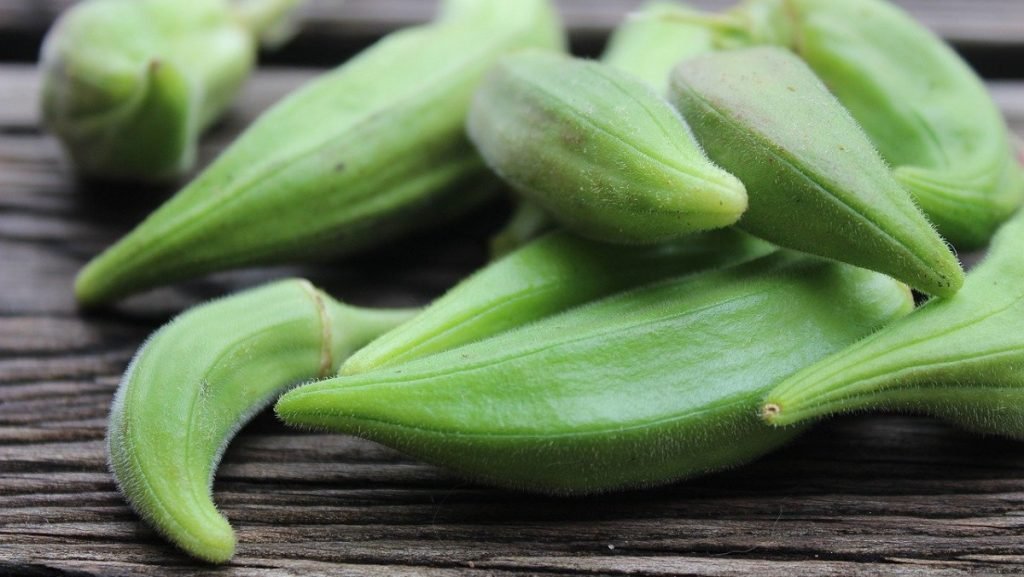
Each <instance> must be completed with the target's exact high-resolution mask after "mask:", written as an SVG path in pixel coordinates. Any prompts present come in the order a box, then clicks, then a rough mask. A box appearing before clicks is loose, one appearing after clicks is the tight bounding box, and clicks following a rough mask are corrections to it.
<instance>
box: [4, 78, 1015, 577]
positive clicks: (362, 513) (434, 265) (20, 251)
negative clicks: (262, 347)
mask: <svg viewBox="0 0 1024 577" xmlns="http://www.w3.org/2000/svg"><path fill="white" fill-rule="evenodd" d="M312 74H313V73H312V72H311V71H302V70H287V71H265V72H261V73H260V74H258V75H257V76H256V77H255V78H254V79H253V80H252V81H251V82H250V84H249V86H248V88H247V91H246V92H245V94H244V96H243V98H242V100H241V102H240V103H239V105H238V106H236V109H235V111H234V112H233V113H232V115H231V116H230V117H229V119H228V120H226V121H225V122H224V123H223V124H222V125H221V126H220V127H218V129H217V130H216V132H215V133H214V134H213V135H211V137H210V139H208V141H207V144H206V145H205V148H204V158H206V159H208V158H210V156H212V155H213V154H215V153H216V151H217V150H219V149H220V148H221V147H222V146H223V145H224V143H226V142H227V141H229V140H230V138H231V137H232V136H233V135H234V134H236V133H237V131H238V130H240V128H241V127H243V126H244V125H245V124H246V123H248V122H249V121H251V120H252V118H253V117H254V116H255V115H256V114H258V112H259V111H260V110H262V109H264V108H265V107H266V106H268V105H269V104H270V103H272V102H274V101H275V100H276V99H277V98H279V97H280V96H281V95H282V94H284V93H285V92H287V91H288V90H290V89H292V88H294V87H295V86H296V85H298V84H300V83H301V82H303V81H305V80H307V79H308V78H310V77H311V75H312ZM990 86H991V89H992V91H993V94H994V95H995V97H996V99H997V101H998V102H999V103H1000V104H1001V106H1002V107H1003V108H1004V110H1005V111H1006V113H1007V115H1008V118H1009V119H1010V122H1011V124H1012V125H1013V127H1014V129H1015V131H1016V132H1017V133H1018V134H1022V135H1024V83H1018V82H1002V83H996V84H992V85H990ZM35 91H36V78H35V74H34V72H33V71H32V70H31V69H30V68H28V67H24V66H0V503H2V506H0V575H27V576H55V575H61V576H92V575H95V576H100V575H102V576H121V575H124V576H128V575H133V576H134V575H173V576H187V575H202V574H205V573H207V572H208V570H209V568H208V567H206V566H203V565H201V564H195V563H194V562H192V561H191V560H189V559H188V558H187V557H185V556H183V555H182V554H180V553H178V552H177V551H176V550H175V549H174V548H173V547H171V546H169V545H167V544H166V543H164V542H163V541H162V540H161V539H159V538H158V537H157V536H156V535H155V534H154V533H153V532H152V530H150V529H149V528H148V527H147V526H145V525H144V524H142V523H141V522H139V520H138V519H137V517H136V516H135V515H134V514H133V513H132V511H131V510H130V509H129V508H128V507H127V506H126V505H125V503H124V502H123V501H122V499H121V497H120V495H119V494H118V493H117V490H116V487H115V485H114V483H113V480H112V478H111V477H110V475H109V474H108V472H107V469H106V465H105V456H104V442H103V436H104V430H105V426H106V416H107V411H108V407H109V404H110V400H111V397H112V395H113V392H114V389H115V387H116V384H117V380H118V376H119V374H120V372H121V371H122V370H123V369H124V366H125V364H126V363H127V362H128V360H129V359H130V357H131V355H132V353H133V352H134V350H135V349H136V347H138V345H139V344H140V342H141V341H142V339H144V338H145V336H146V335H147V334H148V333H149V332H150V331H152V330H153V329H154V328H155V327H157V326H158V325H159V324H160V323H161V322H164V321H165V320H166V319H167V318H169V317H170V316H171V315H173V314H174V313H176V312H178V311H180V310H182V309H183V308H185V307H187V306H189V305H192V304H194V303H197V302H199V301H201V300H203V299H206V298H209V297H212V296H216V295H220V294H224V293H226V292H229V291H232V290H236V289H239V288H242V287H246V286H252V285H254V284H257V283H260V282H263V281H265V280H267V279H269V278H274V277H279V276H284V275H292V274H298V275H302V276H307V277H310V278H312V279H313V280H314V282H316V283H318V284H320V285H322V286H324V287H326V288H327V289H328V290H329V291H331V292H332V293H334V294H336V295H339V296H340V297H341V298H343V299H346V300H348V301H350V302H355V303H359V304H367V305H407V304H413V303H424V302H426V301H427V300H429V299H430V298H432V297H433V296H436V295H437V294H439V293H440V292H442V291H443V290H444V289H445V288H446V287H448V286H450V285H451V284H453V283H454V282H455V281H456V280H458V279H459V278H460V277H462V276H463V275H465V274H467V273H468V272H469V271H471V270H472V269H473V268H474V267H476V266H478V265H479V264H481V263H482V262H483V260H484V254H483V247H482V239H483V238H484V237H485V236H486V233H487V232H488V230H490V229H491V228H493V227H494V226H495V225H496V224H497V223H498V221H499V219H500V216H501V215H500V209H498V208H495V207H491V208H490V209H488V210H487V211H485V212H482V213H481V214H478V215H475V216H474V217H472V218H470V219H467V220H466V221H465V222H463V223H462V224H461V225H460V226H457V227H449V228H448V229H447V230H445V231H443V232H434V233H428V234H426V235H424V236H420V237H418V238H415V239H412V240H409V241H406V242H403V243H400V244H397V245H394V246H391V247H385V248H383V249H380V250H378V251H375V252H374V253H372V254H370V255H367V256H364V257H362V258H357V259H349V260H347V261H339V262H333V263H326V264H320V265H307V266H295V267H279V268H275V269H268V270H258V271H245V272H236V273H228V274H221V275H216V276H215V277H212V278H209V279H205V280H202V281H198V282H193V283H187V284H184V285H181V286H177V287H173V288H168V289H161V290H158V291H153V292H151V293H148V294H145V295H141V296H139V297H136V298H134V299H131V300H130V301H128V302H126V303H125V304H123V305H122V306H119V307H118V308H117V309H115V310H113V311H110V312H107V313H103V314H98V313H97V314H89V315H84V314H81V313H79V312H78V311H77V310H76V308H75V306H74V303H73V300H72V296H71V291H70V285H71V281H72V278H73V275H74V274H75V272H76V271H77V270H78V268H79V267H80V266H81V265H82V264H83V263H84V262H85V260H86V259H87V258H89V257H90V256H91V255H93V254H95V253H96V252H97V251H98V250H100V249H101V248H102V247H104V246H105V245H106V244H108V243H110V242H112V241H113V240H114V239H116V238H117V237H118V236H120V235H121V234H123V233H124V232H125V231H127V230H128V229H129V228H130V227H131V226H132V225H133V224H134V223H135V222H136V221H137V220H138V219H139V218H141V217H142V216H143V215H144V214H146V213H147V212H148V211H149V210H151V209H152V208H153V207H154V206H156V205H157V204H158V203H159V202H160V201H161V199H162V198H164V197H165V196H166V195H168V194H169V193H170V192H171V190H170V189H141V188H134V187H125V186H121V187H109V186H102V185H97V184H86V183H79V182H76V181H75V180H74V178H73V176H72V175H71V174H69V172H68V168H67V166H66V165H65V164H64V163H63V161H62V160H61V158H60V151H59V149H58V147H57V145H56V144H55V142H54V141H53V140H52V139H51V138H49V137H47V136H44V135H43V133H42V132H41V131H40V129H39V127H38V117H37V115H36V111H35V107H34V105H33V102H34V93H35ZM215 498H216V500H217V502H218V504H219V505H220V507H221V509H222V510H223V511H224V512H225V514H226V515H227V516H228V517H229V518H230V519H231V520H232V523H233V524H234V525H235V527H236V528H237V530H238V534H239V539H240V547H239V554H238V557H237V558H236V560H235V561H234V562H233V563H232V564H231V565H230V566H228V567H225V568H222V569H219V570H218V574H223V575H229V576H259V577H264V576H266V577H270V576H282V575H283V576H290V575H295V576H298V575H339V576H348V575H352V576H357V575H358V576H362V575H395V576H412V575H428V576H443V577H448V576H466V577H470V576H473V577H476V576H481V577H482V576H491V575H493V576H521V575H567V574H573V575H574V574H581V575H592V576H600V575H627V574H628V575H641V576H662V575H705V576H719V575H722V576H724V575H736V574H752V575H765V576H780V577H782V576H804V575H808V576H809V575H836V576H838V575H844V576H845V575H852V576H868V575H896V576H908V577H909V576H925V575H928V576H935V575H938V576H961V575H976V574H986V575H1011V574H1019V573H1020V572H1021V568H1022V567H1024V565H1022V564H1024V444H1021V443H1011V442H1007V441H1001V440H996V439H986V438H982V437H978V436H972V435H967V434H964V433H961V432H958V431H955V430H953V429H952V428H950V427H947V426H945V425H943V424H941V423H938V422H935V421H931V420H927V419H918V418H912V417H903V416H874V417H858V418H848V419H842V420H837V421H834V422H832V423H829V424H827V425H824V426H822V427H819V428H818V429H816V430H815V431H814V432H813V433H811V434H808V435H806V436H805V437H804V438H802V439H800V440H799V441H798V442H796V443H795V444H794V445H792V446H791V447H789V448H787V449H785V450H783V451H781V452H779V453H776V454H774V455H772V456H769V457H767V458H765V459H763V460H761V461H759V462H757V463H755V464H753V465H751V466H748V467H744V468H740V469H736V470H734V471H730V472H725V473H721V474H717V475H713V476H710V477H706V478H702V479H696V480H692V481H688V482H683V483H678V484H675V485H672V486H669V487H663V488H660V489H655V490H650V491H637V492H630V493H618V494H611V495H605V496H600V497H592V498H585V499H554V498H539V497H533V496H528V495H521V494H516V493H510V492H505V491H498V490H492V489H488V488H484V487H480V486H476V485H473V484H470V483H466V482H464V481H462V480H461V479H459V478H457V477H454V476H452V475H451V474H449V473H448V472H446V471H444V470H442V469H438V468H435V467H431V466H428V465H424V464H421V463H418V462H416V461H413V460H411V459H409V458H407V457H405V456H403V455H401V454H399V453H396V452H394V451H392V450H389V449H386V448H383V447H381V446H379V445H376V444H373V443H369V442H366V441H361V440H358V439H354V438H351V437H346V436H340V435H322V434H308V433H297V432H294V431H288V430H286V429H284V428H283V427H282V426H281V425H280V424H278V423H277V422H276V421H275V420H274V419H273V417H272V416H271V415H268V414H264V415H261V416H259V417H258V418H257V419H256V420H255V421H254V422H253V423H252V424H251V425H250V426H248V427H247V428H246V429H245V430H243V432H242V433H241V434H240V436H239V437H238V439H237V440H236V442H235V443H234V444H233V445H232V447H231V448H230V449H229V451H228V452H227V454H226V456H225V459H224V463H223V465H222V467H221V468H220V471H219V473H218V476H217V482H216V487H215Z"/></svg>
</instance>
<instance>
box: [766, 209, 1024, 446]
mask: <svg viewBox="0 0 1024 577" xmlns="http://www.w3.org/2000/svg"><path fill="white" fill-rule="evenodd" d="M1022 246H1024V213H1022V214H1020V215H1019V216H1017V217H1015V218H1014V219H1013V220H1011V221H1010V222H1009V223H1008V224H1007V225H1006V226H1005V227H1004V228H1003V229H1002V230H1001V231H1000V232H999V233H998V234H997V235H996V237H995V239H994V240H993V243H992V247H991V250H990V252H989V255H988V257H987V258H986V259H985V260H984V261H983V262H982V263H981V264H980V265H979V266H978V267H977V268H976V269H974V270H973V271H971V273H970V274H968V275H967V281H966V282H965V283H964V288H963V290H961V291H960V292H959V293H957V294H956V296H954V297H951V298H948V299H940V300H933V301H930V302H928V303H927V304H925V305H924V306H923V307H921V308H920V309H918V310H917V311H915V312H914V313H913V314H911V315H910V316H908V317H907V318H905V319H902V320H901V321H899V322H897V323H894V324H892V325H891V326H889V327H886V328H885V329H882V330H880V331H879V332H877V333H875V334H873V335H871V336H870V337H868V338H866V339H864V340H863V341H861V342H859V343H857V344H855V345H853V346H851V347H849V348H846V349H844V350H842V351H839V352H837V353H836V354H835V355H833V356H831V357H828V358H827V359H823V360H821V361H820V362H818V363H816V364H814V365H812V366H809V367H807V368H805V369H804V370H802V371H800V372H798V373H796V374H795V375H793V376H792V377H790V378H788V379H786V380H785V381H783V382H781V383H779V384H778V386H777V387H775V388H774V389H772V390H771V392H770V393H769V394H768V395H767V400H766V402H765V406H764V416H765V418H766V419H767V420H769V421H770V422H772V423H774V424H777V425H788V424H792V423H803V422H806V421H810V420H813V419H816V418H818V417H821V416H824V415H828V414H832V413H840V412H849V411H855V410H863V409H895V410H909V411H914V412H920V413H926V414H929V415H933V416H937V417H941V418H944V419H947V420H949V421H952V422H954V423H956V424H958V425H960V426H963V427H965V428H968V429H971V430H975V431H981V432H986V433H994V434H998V435H1005V436H1009V437H1014V438H1018V439H1024V331H1022V330H1021V327H1022V326H1024V285H1022V283H1021V279H1022V278H1024V255H1022V254H1021V247H1022Z"/></svg>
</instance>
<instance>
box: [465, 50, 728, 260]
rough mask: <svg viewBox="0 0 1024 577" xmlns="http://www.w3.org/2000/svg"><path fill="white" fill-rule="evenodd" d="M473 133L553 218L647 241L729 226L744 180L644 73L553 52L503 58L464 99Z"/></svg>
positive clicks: (499, 167)
mask: <svg viewBox="0 0 1024 577" xmlns="http://www.w3.org/2000/svg"><path fill="white" fill-rule="evenodd" d="M467 129H468V132H469V136H470V139H471V140H472V141H473V144H475V145H476V147H477V149H478V150H479V151H480V153H481V155H482V156H483V158H484V160H485V161H487V164H488V166H490V167H491V168H492V169H493V170H494V171H495V172H497V173H498V175H499V176H501V177H502V178H503V179H504V180H505V181H506V182H508V183H509V184H511V185H512V187H513V188H515V189H516V191H517V192H519V193H521V194H523V195H524V196H526V197H527V198H528V199H529V200H530V201H532V202H535V203H537V204H538V205H539V206H540V207H542V208H543V209H544V210H545V211H546V212H548V213H550V214H551V215H552V216H553V217H554V218H555V219H556V220H557V221H559V223H560V224H562V225H563V226H565V227H567V228H569V229H570V230H572V231H574V232H576V233H578V234H581V235H583V236H587V237H590V238H593V239H596V240H602V241H606V242H613V243H617V244H653V243H657V242H663V241H666V240H671V239H674V238H678V237H681V236H684V235H686V234H690V233H693V232H697V231H701V230H710V229H714V228H721V227H725V226H728V225H730V224H733V223H734V222H736V220H738V219H739V217H740V215H741V214H743V211H744V210H745V209H746V207H747V196H746V193H745V191H744V189H743V185H742V184H741V183H740V182H739V181H738V180H736V178H734V177H733V176H732V175H730V174H729V173H727V172H725V171H724V170H722V169H720V168H718V167H717V166H715V165H714V164H712V163H711V162H710V161H709V160H708V159H707V158H706V157H705V156H704V155H703V153H702V152H701V150H700V148H699V147H698V146H697V143H696V142H695V141H694V139H693V135H692V134H691V133H690V131H689V129H688V128H687V126H686V124H685V123H684V122H683V120H682V119H681V118H680V117H679V114H678V113H677V112H676V111H675V110H673V109H672V107H671V106H670V105H669V104H668V103H667V102H665V101H664V100H663V99H662V98H661V97H659V96H658V95H657V93H656V92H655V91H654V89H653V88H652V87H650V86H648V85H646V84H645V83H644V82H643V81H641V80H639V79H636V78H634V77H633V76H631V75H629V74H627V73H624V72H621V71H619V70H617V69H615V68H612V67H610V66H608V65H604V64H600V63H597V62H588V61H583V60H579V59H573V58H570V57H568V56H563V55H558V54H545V53H540V52H530V53H525V52H524V53H522V54H516V55H513V56H509V57H506V58H504V59H502V60H501V62H500V63H499V64H498V65H497V66H496V67H495V69H494V70H493V71H492V72H491V73H490V74H489V75H488V76H487V78H486V79H485V80H484V82H483V84H482V85H481V87H480V89H479V90H478V91H477V93H476V96H475V97H474V98H473V104H472V107H471V108H470V113H469V120H468V124H467Z"/></svg>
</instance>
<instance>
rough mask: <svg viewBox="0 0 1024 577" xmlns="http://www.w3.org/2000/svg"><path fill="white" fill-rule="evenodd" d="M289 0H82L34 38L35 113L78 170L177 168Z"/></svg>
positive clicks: (142, 173)
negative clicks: (38, 86)
mask: <svg viewBox="0 0 1024 577" xmlns="http://www.w3.org/2000/svg"><path fill="white" fill-rule="evenodd" d="M298 1H299V0H241V1H239V2H232V1H230V0H86V1H84V2H81V3H79V4H77V5H75V6H73V7H71V8H70V9H68V11H67V12H65V13H64V14H62V15H61V17H60V18H59V19H58V20H57V22H56V23H55V24H54V26H53V28H52V29H51V30H50V32H49V34H48V35H47V37H46V40H45V42H44V44H43V49H42V54H41V57H40V60H41V62H40V67H41V69H42V79H43V82H42V94H41V98H42V113H43V121H44V123H45V124H46V126H47V127H48V128H49V129H50V130H51V131H53V132H54V133H55V134H56V135H57V136H58V137H59V138H60V140H61V142H62V144H63V145H64V149H65V150H66V151H67V153H68V154H69V156H70V157H71V160H72V163H73V164H74V166H75V168H76V170H77V171H78V172H79V173H81V174H82V175H84V176H89V177H101V178H110V179H126V180H133V181H161V180H167V179H170V178H174V177H177V176H181V175H182V174H183V173H184V172H186V171H188V170H189V169H190V168H192V166H193V165H194V163H195V159H196V149H197V145H198V141H199V136H200V134H201V133H202V132H203V131H204V130H205V129H206V128H207V127H209V126H210V125H211V124H212V123H213V122H214V121H215V120H217V119H218V118H219V117H220V115H221V113H222V112H223V111H224V110H225V109H226V108H227V107H228V105H229V104H231V102H232V100H233V99H234V97H235V94H236V93H237V92H238V89H239V88H240V87H241V85H242V82H243V81H244V80H245V79H246V77H247V76H248V75H249V72H250V71H251V69H252V67H253V64H254V63H255V59H256V46H257V43H258V41H259V39H260V37H261V36H263V35H264V34H267V33H269V32H270V31H271V30H276V31H278V32H277V33H278V35H279V36H280V34H279V31H280V30H282V29H283V28H282V25H281V23H282V22H285V21H288V20H289V18H290V12H291V10H292V9H294V6H295V5H296V4H297V3H298ZM280 39H283V38H279V39H278V40H280Z"/></svg>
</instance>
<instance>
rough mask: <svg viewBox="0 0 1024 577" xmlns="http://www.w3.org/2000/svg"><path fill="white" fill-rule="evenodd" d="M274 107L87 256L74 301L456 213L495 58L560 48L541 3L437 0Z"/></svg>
mask: <svg viewBox="0 0 1024 577" xmlns="http://www.w3.org/2000/svg"><path fill="white" fill-rule="evenodd" d="M443 6H444V10H443V12H442V14H441V16H440V17H439V19H438V20H437V21H436V22H434V23H432V24H429V25H425V26H421V27H417V28H412V29H408V30H404V31H400V32H397V33H394V34H391V35H389V36H388V37H386V38H384V39H383V40H381V41H380V42H378V43H377V44H375V45H374V46H373V47H371V48H369V49H368V50H366V51H364V52H363V53H361V54H360V55H358V56H356V57H355V58H354V59H352V60H351V61H349V62H348V63H346V64H344V65H343V66H341V67H340V68H338V69H336V70H334V71H333V72H330V73H328V74H326V75H324V76H323V77H321V78H319V79H317V80H314V81H313V82H311V83H310V84H308V85H306V86H305V87H303V88H301V89H300V90H298V91H297V92H295V93H294V94H292V95H290V96H288V97H287V98H285V99H284V100H283V101H281V102H279V103H278V104H277V105H275V106H274V107H273V108H271V109H270V110H269V111H268V112H266V113H265V114H264V115H263V116H262V117H260V118H259V119H258V120H257V121H256V123H255V124H253V126H252V127H250V128H249V129H248V130H247V131H246V132H245V133H243V134H242V135H241V136H240V137H239V139H238V140H237V141H236V142H235V143H234V144H232V145H231V146H230V147H229V148H228V149H227V150H226V151H225V152H224V153H223V154H222V155H221V156H220V157H219V158H218V159H217V160H216V161H215V162H214V163H213V164H212V165H211V166H210V167H209V168H208V169H207V170H206V171H204V172H203V173H202V174H201V175H199V177H198V178H197V179H196V180H195V181H194V182H192V183H191V184H190V185H188V186H187V187H186V188H185V189H183V190H182V191H180V192H179V193H178V194H177V195H176V196H175V197H174V198H172V199H171V200H169V201H168V202H167V203H166V204H164V205H163V206H162V207H160V208H159V209H158V210H157V211H156V212H154V213H153V214H152V215H150V217H149V218H147V219H146V220H145V221H144V222H143V223H142V224H140V225H139V226H138V227H137V228H136V229H135V230H134V231H132V232H131V233H129V234H128V236H126V237H125V238H124V239H122V240H121V241H120V242H118V243H117V244H116V245H114V246H113V247H111V248H110V249H108V250H107V251H106V252H104V253H103V254H102V255H100V256H99V257H97V258H96V259H95V260H93V261H92V262H91V263H89V265H88V266H87V267H86V268H85V269H84V270H83V271H82V272H81V274H80V275H79V277H78V279H77V282H76V287H75V289H76V295H77V297H78V300H79V301H80V302H81V303H83V304H85V305H94V304H99V303H103V302H107V301H110V300H113V299H116V298H119V297H122V296H125V295H128V294H130V293H133V292H136V291H139V290H143V289H146V288H150V287H153V286H157V285H161V284H166V283H170V282H173V281H176V280H183V279H186V278H190V277H195V276H199V275H202V274H206V273H209V272H213V271H218V270H224V269H228V268H237V267H243V266H247V265H253V264H260V263H271V262H281V261H286V260H293V259H297V258H306V259H308V258H313V257H319V256H324V255H328V254H340V253H344V252H350V251H354V250H357V249H359V248H362V247H365V246H367V245H371V244H374V243H379V242H381V241H382V240H385V239H388V238H392V237H394V236H396V235H398V234H401V233H403V232H406V231H408V230H410V229H413V228H416V227H422V226H424V225H425V224H429V223H431V222H436V221H437V220H438V219H439V218H443V217H445V216H448V215H451V214H453V213H456V212H460V211H464V210H465V209H467V208H468V207H470V206H473V205H476V204H478V203H479V202H481V201H482V200H484V199H485V198H486V192H487V191H489V190H490V189H491V188H493V187H494V186H496V181H495V179H494V178H493V177H492V176H491V175H490V174H488V172H487V170H486V168H485V167H484V165H483V163H482V162H481V161H480V159H479V157H478V156H477V155H476V153H475V152H474V151H473V149H472V146H470V144H469V142H467V140H466V138H465V134H464V123H465V117H466V112H467V110H468V108H469V101H470V98H471V96H472V93H473V90H474V89H475V88H476V85H477V83H478V82H479V80H480V79H481V78H482V77H483V75H484V73H485V72H486V71H487V69H488V68H490V67H491V65H492V64H493V63H494V61H495V60H496V59H497V58H498V57H499V56H500V55H502V54H504V53H507V52H511V51H514V50H517V49H520V48H525V47H538V48H549V49H557V48H560V47H561V45H562V42H563V39H562V36H561V29H560V27H559V24H558V21H557V17H556V15H555V14H554V12H553V10H552V8H551V6H550V5H549V4H548V2H547V0H517V1H516V2H507V1H506V0H446V1H445V2H444V4H443Z"/></svg>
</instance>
